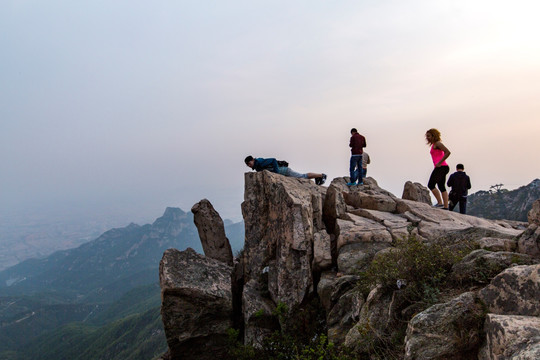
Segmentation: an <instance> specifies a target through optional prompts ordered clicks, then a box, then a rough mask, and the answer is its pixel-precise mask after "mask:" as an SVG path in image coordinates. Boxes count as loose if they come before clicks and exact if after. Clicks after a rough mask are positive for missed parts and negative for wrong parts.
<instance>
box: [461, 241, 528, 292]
mask: <svg viewBox="0 0 540 360" xmlns="http://www.w3.org/2000/svg"><path fill="white" fill-rule="evenodd" d="M533 263H534V261H533V259H532V258H531V257H530V256H528V255H525V254H517V253H513V252H507V251H500V252H491V251H487V250H483V249H479V250H475V251H473V252H471V253H470V254H468V255H467V256H465V257H464V258H463V259H462V260H461V261H460V262H458V263H457V264H455V265H454V266H453V267H452V273H451V275H450V279H451V280H452V281H454V282H456V283H480V284H482V283H486V284H487V283H489V282H490V281H491V279H493V278H494V277H495V276H497V275H498V274H499V273H500V272H501V271H503V270H504V269H506V268H509V267H510V266H513V265H531V264H533Z"/></svg>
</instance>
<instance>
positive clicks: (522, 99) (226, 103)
mask: <svg viewBox="0 0 540 360" xmlns="http://www.w3.org/2000/svg"><path fill="white" fill-rule="evenodd" d="M539 13H540V3H539V2H537V1H532V0H531V1H519V0H518V1H513V2H509V1H470V0H469V1H437V0H424V1H374V0H373V1H339V2H329V1H255V2H254V1H227V2H215V1H159V2H146V1H115V2H108V1H95V2H84V3H81V2H68V1H47V2H42V1H15V0H13V1H10V0H7V1H3V2H1V3H0V49H1V50H0V51H1V60H2V61H1V63H2V66H0V154H1V155H0V156H1V161H2V171H1V178H0V181H1V184H0V185H1V187H0V210H1V212H2V213H7V212H9V211H13V210H14V209H17V210H21V209H22V210H24V209H28V208H43V209H46V211H49V212H51V213H54V211H55V209H56V208H57V207H68V208H69V207H76V208H78V209H84V208H90V207H92V209H93V210H92V211H100V212H106V211H112V210H111V208H115V209H118V210H115V211H123V210H122V209H124V210H125V209H128V208H129V209H131V210H133V209H141V211H143V212H144V211H148V214H149V218H151V216H150V214H153V216H154V217H157V216H159V214H160V213H161V212H162V211H163V209H164V208H165V207H166V206H179V207H181V208H182V209H184V210H189V209H190V208H191V206H192V205H193V204H194V203H195V202H197V201H199V200H200V199H202V198H208V199H209V200H210V201H211V202H212V203H213V204H214V206H215V207H216V208H217V210H218V211H219V212H220V213H221V215H222V216H223V217H225V218H231V219H234V220H240V218H241V214H240V203H241V202H242V200H243V174H244V172H245V171H247V170H248V169H247V168H246V167H245V165H244V164H243V159H244V157H245V156H246V155H248V154H252V155H254V156H261V157H277V158H280V159H285V160H287V161H289V163H290V164H291V168H293V169H294V170H296V171H300V172H308V171H312V172H321V171H322V172H325V173H327V174H328V176H329V178H334V177H338V176H347V175H348V161H349V154H350V153H349V148H348V140H349V136H350V134H349V131H350V129H351V128H352V127H356V128H358V130H359V132H360V133H362V134H364V135H365V136H366V138H367V143H368V147H367V148H366V151H367V152H368V153H369V154H370V156H371V158H372V161H373V163H372V165H371V166H370V167H369V170H368V175H370V176H373V177H374V178H375V179H376V180H377V181H378V182H379V185H381V186H382V187H384V188H386V189H388V190H390V191H392V192H393V193H394V194H396V195H398V196H401V192H402V189H403V184H404V183H405V182H406V181H407V180H412V181H417V182H421V183H423V184H426V183H427V179H428V177H429V174H430V172H431V167H432V164H431V159H430V157H429V153H428V151H429V149H428V147H427V146H426V145H425V141H424V134H425V131H426V130H427V129H429V128H431V127H436V128H438V129H439V130H440V131H441V132H442V135H443V139H442V140H443V143H444V144H445V145H446V146H447V147H448V148H449V149H450V150H451V152H452V155H451V156H450V158H449V164H450V166H451V168H453V167H454V166H455V165H456V164H457V163H459V162H460V163H463V164H465V168H466V171H467V173H468V174H469V175H470V176H471V180H472V184H473V189H472V191H473V192H474V191H478V190H487V189H489V186H490V185H493V184H498V183H502V184H505V187H507V188H509V189H511V188H515V187H518V186H521V185H526V184H528V183H529V182H531V181H532V180H533V179H535V178H538V177H540V162H538V161H537V159H536V154H537V153H538V152H539V150H540V147H539V146H538V139H539V137H540V101H539V94H540V65H539V64H540V41H538V35H539V34H540V22H539V21H538V20H537V16H538V14H539Z"/></svg>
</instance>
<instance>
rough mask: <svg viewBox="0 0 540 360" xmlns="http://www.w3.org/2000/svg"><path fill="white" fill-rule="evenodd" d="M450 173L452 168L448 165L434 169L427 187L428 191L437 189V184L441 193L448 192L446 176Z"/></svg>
mask: <svg viewBox="0 0 540 360" xmlns="http://www.w3.org/2000/svg"><path fill="white" fill-rule="evenodd" d="M448 172H450V168H449V167H448V166H446V165H443V166H439V167H436V168H435V169H433V171H432V172H431V176H430V177H429V181H428V185H427V187H428V189H429V190H433V189H435V184H437V187H438V188H439V190H440V191H441V192H445V191H446V186H445V183H446V174H448Z"/></svg>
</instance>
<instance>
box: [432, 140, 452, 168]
mask: <svg viewBox="0 0 540 360" xmlns="http://www.w3.org/2000/svg"><path fill="white" fill-rule="evenodd" d="M429 153H430V154H431V158H432V159H433V165H437V163H438V162H439V161H441V159H442V158H443V157H444V151H442V150H441V149H434V148H433V145H431V150H430V151H429ZM441 166H448V164H447V163H446V160H445V161H443V162H442V164H441Z"/></svg>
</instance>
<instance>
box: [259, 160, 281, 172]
mask: <svg viewBox="0 0 540 360" xmlns="http://www.w3.org/2000/svg"><path fill="white" fill-rule="evenodd" d="M253 169H254V170H255V171H263V170H268V171H271V172H275V173H276V174H277V173H279V170H278V163H277V160H276V159H275V158H268V159H264V158H256V159H255V163H254V164H253Z"/></svg>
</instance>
